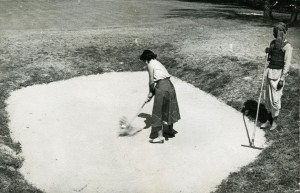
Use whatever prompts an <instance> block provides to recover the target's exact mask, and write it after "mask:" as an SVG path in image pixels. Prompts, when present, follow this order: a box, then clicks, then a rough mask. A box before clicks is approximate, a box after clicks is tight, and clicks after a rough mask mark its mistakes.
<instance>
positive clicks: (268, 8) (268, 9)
mask: <svg viewBox="0 0 300 193" xmlns="http://www.w3.org/2000/svg"><path fill="white" fill-rule="evenodd" d="M272 19H273V15H272V5H271V0H265V5H264V20H265V21H269V20H272Z"/></svg>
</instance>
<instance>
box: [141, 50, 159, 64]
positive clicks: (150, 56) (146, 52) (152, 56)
mask: <svg viewBox="0 0 300 193" xmlns="http://www.w3.org/2000/svg"><path fill="white" fill-rule="evenodd" d="M156 57H157V55H156V54H154V53H153V52H152V51H151V50H144V52H143V53H142V55H141V56H140V60H142V61H144V62H145V61H148V62H149V61H150V60H152V59H156Z"/></svg>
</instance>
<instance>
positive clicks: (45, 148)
mask: <svg viewBox="0 0 300 193" xmlns="http://www.w3.org/2000/svg"><path fill="white" fill-rule="evenodd" d="M172 81H173V82H174V85H175V87H176V90H177V95H178V100H179V105H180V111H181V115H182V120H180V121H179V122H178V123H177V124H176V125H175V129H176V130H178V132H179V133H178V134H177V136H176V137H175V138H172V139H169V140H168V141H166V142H165V143H164V144H162V145H161V144H150V143H149V142H148V136H149V132H150V128H148V129H144V130H142V131H141V132H139V133H138V134H137V135H135V136H133V137H118V135H117V133H118V131H119V126H118V121H119V119H120V117H121V116H122V115H125V116H127V117H128V118H131V116H133V115H134V114H135V113H136V111H137V110H138V108H139V107H140V105H141V104H142V103H143V101H144V99H145V97H146V95H147V74H146V72H136V73H107V74H103V75H95V76H88V77H79V78H74V79H71V80H67V81H60V82H54V83H51V84H48V85H35V86H32V87H28V88H24V89H21V90H17V91H15V92H13V93H12V94H11V97H10V98H9V99H8V101H7V103H8V107H7V110H8V112H9V114H10V120H11V122H10V128H11V131H12V136H13V137H14V138H15V140H18V141H20V142H21V144H22V149H23V154H24V157H25V161H24V164H23V167H22V168H21V172H22V173H23V174H24V175H25V177H26V179H27V180H29V182H32V183H33V184H34V185H36V186H37V187H38V188H40V189H42V190H45V191H46V192H48V193H56V192H64V193H69V192H70V193H71V192H87V193H89V192H130V193H133V192H201V193H205V192H209V191H211V190H213V188H214V187H215V186H216V185H218V184H219V183H220V182H221V180H222V179H224V178H226V177H227V175H228V174H229V172H233V171H237V170H238V169H239V168H240V167H241V166H243V165H246V164H247V163H249V162H250V161H252V160H254V159H255V157H256V156H257V155H258V154H259V153H260V151H259V150H253V149H249V148H244V147H241V144H247V142H248V139H247V135H246V131H245V126H244V123H243V119H242V114H241V113H240V112H237V111H236V110H234V109H232V108H231V107H229V106H227V105H225V104H223V103H221V102H220V101H218V100H217V99H216V98H214V97H212V96H210V95H208V94H206V93H204V92H202V91H200V90H199V89H196V88H194V87H193V86H191V85H189V84H187V83H185V82H182V81H180V80H178V79H173V80H172ZM151 108H152V103H149V104H147V105H146V106H145V108H144V109H143V111H142V114H141V116H140V117H138V118H137V119H136V120H135V122H134V123H133V125H134V126H135V127H137V128H143V127H145V126H146V125H148V124H145V123H148V119H146V118H147V117H149V114H151ZM247 123H248V128H249V130H250V132H252V129H253V123H250V122H249V121H247ZM256 136H257V138H256V145H258V146H263V145H264V141H265V140H264V138H263V133H262V132H261V130H258V131H257V135H256Z"/></svg>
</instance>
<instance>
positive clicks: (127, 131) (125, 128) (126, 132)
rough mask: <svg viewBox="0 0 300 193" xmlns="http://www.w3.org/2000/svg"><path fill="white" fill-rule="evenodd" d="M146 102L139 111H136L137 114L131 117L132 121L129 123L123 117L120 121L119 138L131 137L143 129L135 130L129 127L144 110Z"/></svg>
mask: <svg viewBox="0 0 300 193" xmlns="http://www.w3.org/2000/svg"><path fill="white" fill-rule="evenodd" d="M146 103H147V101H146V102H144V103H143V105H142V106H141V107H140V108H139V110H138V111H137V113H136V114H135V115H134V116H133V117H132V119H131V120H130V121H128V119H127V118H126V117H125V116H123V117H122V118H121V119H120V121H119V124H120V131H119V136H133V135H135V134H136V133H138V132H140V131H141V130H143V129H137V128H135V127H133V126H132V125H131V123H132V122H133V121H134V119H135V118H136V117H137V116H138V115H139V114H140V112H141V110H142V109H143V108H144V106H145V105H146Z"/></svg>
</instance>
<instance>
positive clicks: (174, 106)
mask: <svg viewBox="0 0 300 193" xmlns="http://www.w3.org/2000/svg"><path fill="white" fill-rule="evenodd" d="M156 57H157V55H156V54H154V53H153V52H152V51H151V50H145V51H144V52H143V54H142V55H141V56H140V60H142V61H143V62H145V63H146V64H147V67H148V73H149V94H148V97H147V99H146V102H149V101H150V100H151V99H152V97H153V96H155V97H154V104H153V110H152V121H153V122H152V129H151V134H150V141H149V142H150V143H163V142H164V139H163V134H165V135H168V136H171V137H173V136H175V134H176V133H177V131H175V130H174V129H173V124H174V123H175V122H177V121H178V120H179V119H180V113H179V108H178V103H177V98H176V92H175V89H174V86H173V84H172V82H171V81H170V77H171V75H170V74H169V73H168V71H167V70H166V68H165V67H164V66H163V65H162V64H161V63H160V62H159V61H158V60H156Z"/></svg>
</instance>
